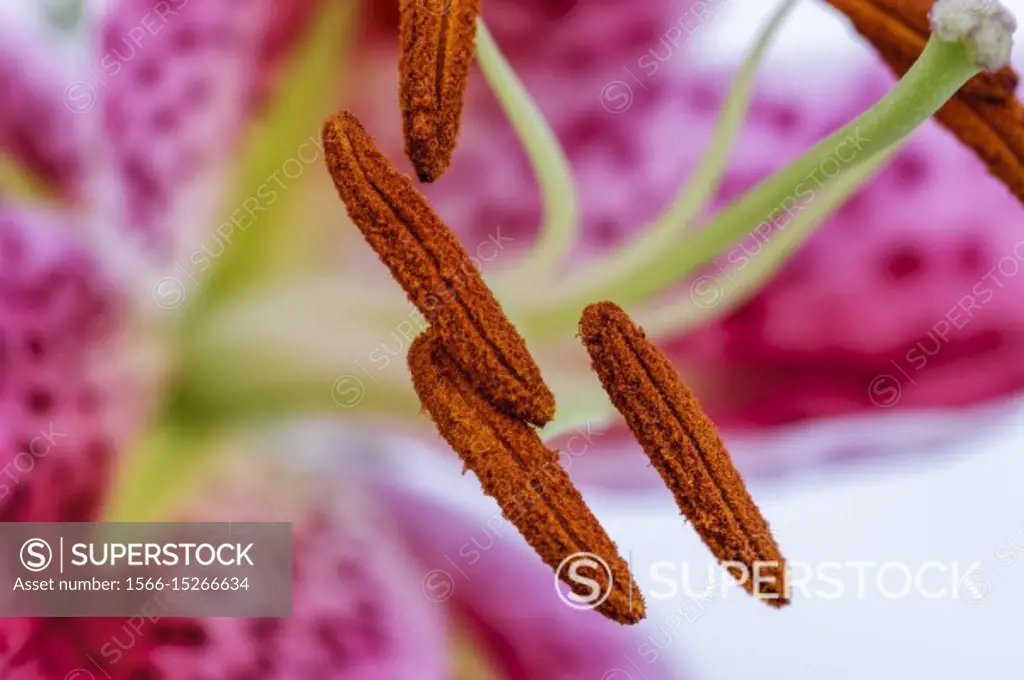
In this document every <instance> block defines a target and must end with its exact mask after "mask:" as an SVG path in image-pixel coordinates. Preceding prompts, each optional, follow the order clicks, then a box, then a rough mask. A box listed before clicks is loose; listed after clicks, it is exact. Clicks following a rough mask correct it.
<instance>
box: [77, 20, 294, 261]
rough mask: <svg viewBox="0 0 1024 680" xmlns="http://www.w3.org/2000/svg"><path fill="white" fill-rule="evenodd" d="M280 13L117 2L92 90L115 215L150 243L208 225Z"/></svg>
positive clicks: (104, 30) (103, 34) (106, 23)
mask: <svg viewBox="0 0 1024 680" xmlns="http://www.w3.org/2000/svg"><path fill="white" fill-rule="evenodd" d="M274 8H275V5H274V4H273V3H272V2H271V0H256V1H254V2H247V3H238V2H234V1H233V0H205V1H204V2H189V1H187V0H117V1H116V2H114V3H113V8H112V9H111V10H110V11H109V13H108V14H107V15H106V16H105V17H104V20H103V22H102V25H101V27H100V48H99V57H98V59H99V66H98V69H97V71H96V73H97V75H98V81H99V82H98V83H97V84H96V88H97V91H98V92H99V101H100V102H101V107H102V124H103V128H104V131H105V133H106V136H107V137H108V138H109V153H110V154H111V162H112V163H113V170H112V171H113V174H114V181H113V183H114V185H115V186H116V187H117V189H118V190H119V199H120V200H119V203H118V206H119V207H118V208H117V209H115V212H116V213H117V218H118V222H120V223H123V224H126V225H128V226H129V228H130V229H131V230H132V231H133V232H134V233H137V234H140V235H142V236H143V237H144V239H145V240H146V241H147V242H148V243H149V244H152V245H156V246H157V247H160V248H165V247H167V246H168V244H169V239H170V234H171V233H173V232H174V231H175V230H179V229H180V230H186V231H187V230H190V229H191V230H194V229H196V228H197V226H198V227H199V228H200V229H207V228H209V227H210V226H211V225H210V224H208V222H209V219H210V216H209V214H207V213H208V211H210V210H212V209H214V208H216V207H217V206H216V203H215V201H216V199H217V197H218V195H219V194H218V193H217V189H218V188H222V187H223V185H224V182H223V181H217V178H211V173H214V172H216V171H217V170H222V169H224V168H226V167H231V161H232V155H233V153H234V152H235V151H236V147H237V144H238V142H239V139H240V135H241V134H242V133H243V132H244V131H245V125H244V123H245V122H246V118H247V114H248V113H249V111H250V104H251V101H252V98H253V96H254V88H255V85H254V82H255V80H254V79H256V78H257V77H258V76H259V75H260V74H261V71H260V68H259V67H260V65H261V61H260V60H261V55H262V54H263V53H264V52H263V49H264V45H265V42H264V41H265V39H266V36H267V30H268V26H269V25H271V24H272V22H273V21H274V18H275V16H276V14H275V12H274V11H273V10H274ZM220 179H223V178H220ZM211 180H212V181H211ZM204 209H205V210H204ZM197 221H198V223H199V224H198V225H197Z"/></svg>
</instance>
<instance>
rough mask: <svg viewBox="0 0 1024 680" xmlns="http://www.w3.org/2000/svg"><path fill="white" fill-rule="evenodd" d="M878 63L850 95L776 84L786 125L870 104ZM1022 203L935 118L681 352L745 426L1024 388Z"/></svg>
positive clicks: (716, 406) (723, 408)
mask: <svg viewBox="0 0 1024 680" xmlns="http://www.w3.org/2000/svg"><path fill="white" fill-rule="evenodd" d="M880 70H881V69H880V67H872V68H864V69H862V70H861V71H860V73H859V74H857V77H856V79H850V80H845V81H844V82H845V83H846V84H847V86H848V85H849V84H850V83H851V82H852V83H857V86H856V87H855V88H853V87H851V88H850V89H851V94H849V95H848V96H847V97H846V98H845V100H846V101H843V100H842V99H833V100H832V101H831V103H826V102H827V101H828V100H826V101H825V102H823V101H822V100H820V99H818V98H814V97H811V96H809V95H803V94H800V93H799V92H786V93H785V94H782V93H780V94H779V95H778V96H779V99H780V100H782V101H783V102H788V106H789V108H790V109H791V110H793V111H794V112H798V115H797V118H796V120H795V123H794V126H793V128H794V129H793V133H792V134H791V135H788V136H787V137H786V138H787V139H791V140H792V143H793V144H794V145H796V144H800V143H801V142H802V141H803V139H808V138H809V139H813V138H815V137H817V136H820V134H821V132H822V131H823V129H824V128H826V127H828V126H827V125H822V124H821V121H823V120H828V116H829V115H831V116H834V117H835V119H839V118H840V116H842V115H843V114H844V113H845V109H848V108H861V107H866V106H868V105H869V104H870V103H871V102H872V101H873V100H874V99H875V98H877V96H878V94H879V93H880V92H881V91H882V88H883V87H884V84H885V82H886V80H887V78H885V77H884V76H882V75H881V74H880ZM780 89H781V88H780ZM778 134H779V135H780V136H782V133H781V132H779V133H778ZM767 165H768V163H767V162H766V161H762V160H758V159H756V158H755V157H754V156H753V155H744V156H740V157H739V158H738V159H737V162H736V163H735V165H734V170H733V173H732V174H733V176H734V177H736V178H737V179H741V178H745V177H751V178H756V177H758V176H760V175H762V174H763V173H764V172H765V171H766V169H767V168H766V166H767ZM1021 216H1022V211H1021V206H1020V204H1019V203H1018V202H1017V201H1016V200H1015V199H1014V198H1013V197H1012V196H1011V195H1010V194H1009V192H1008V191H1007V190H1006V189H1005V188H1004V187H1003V186H1002V185H1001V184H1000V183H999V182H998V181H996V180H995V179H993V178H992V177H991V176H989V175H988V174H987V173H986V171H985V168H984V166H983V165H982V164H981V162H980V161H978V160H977V159H976V158H975V157H974V156H973V154H972V153H971V152H969V151H967V150H965V149H964V148H963V147H962V146H961V145H960V143H959V142H958V141H957V140H955V139H954V138H953V137H952V136H951V135H950V134H948V133H947V132H946V131H945V130H943V129H941V128H940V127H939V126H938V125H937V124H934V123H931V124H929V125H927V126H926V127H925V129H922V130H921V131H919V132H918V133H917V134H916V135H915V136H914V139H913V141H912V142H911V144H910V146H909V147H908V148H907V149H906V150H905V151H904V152H902V153H901V154H900V155H899V156H898V158H897V159H896V160H895V161H894V162H893V163H892V164H891V165H890V166H889V167H888V168H887V169H886V170H885V171H883V172H882V173H881V174H880V176H879V177H878V178H876V179H875V180H874V181H873V182H871V183H870V184H869V185H868V186H867V187H866V188H865V189H864V190H863V191H861V192H860V193H859V194H858V195H857V196H855V197H853V198H852V199H851V200H850V201H849V202H848V203H847V204H846V206H845V207H844V208H842V210H841V211H840V212H839V213H838V214H837V215H836V216H835V217H834V218H833V219H831V220H830V221H829V222H828V224H827V225H826V226H825V227H824V228H823V229H822V230H821V231H820V232H819V233H818V234H817V235H815V236H814V237H813V238H812V239H811V241H810V242H809V243H808V245H807V246H806V247H805V248H804V249H803V250H802V251H801V252H800V253H799V254H798V255H797V256H796V257H795V258H794V259H793V261H792V262H791V264H790V265H789V266H787V267H786V268H785V269H784V270H783V271H782V272H781V274H779V276H778V277H776V279H775V280H774V281H773V282H772V283H771V284H770V285H768V286H767V287H766V288H765V289H764V290H763V291H762V292H761V294H760V295H758V296H757V297H756V298H754V299H753V300H751V301H750V302H749V303H748V304H746V305H744V306H743V307H742V308H740V309H739V310H737V311H736V313H734V314H732V315H730V316H729V317H728V318H727V319H725V320H723V321H722V322H721V323H719V324H716V325H715V326H713V327H711V328H708V329H706V330H704V331H701V332H699V333H696V334H695V335H694V336H693V337H691V338H688V339H683V340H681V341H680V342H679V344H678V346H677V349H678V351H679V354H678V356H680V357H681V358H682V359H683V360H684V361H685V363H686V364H687V365H689V366H692V367H694V368H695V369H696V370H698V371H699V372H700V375H701V376H702V380H703V382H705V383H707V384H709V394H708V396H709V398H710V399H712V402H713V403H710V404H709V407H710V408H711V409H712V413H713V415H715V416H716V417H717V418H718V419H719V420H720V421H721V422H724V423H727V424H733V425H738V426H760V425H775V424H780V423H786V422H792V421H798V420H803V419H808V418H821V417H825V416H831V415H841V414H847V413H852V412H858V411H864V410H868V411H873V412H877V410H878V409H879V408H881V409H892V408H894V407H895V408H898V409H900V410H902V409H913V408H930V407H955V406H962V405H968V404H973V403H976V402H980V401H984V400H988V399H992V398H996V397H999V396H1001V395H1006V394H1009V393H1012V392H1016V391H1019V390H1020V389H1021V388H1022V387H1024V342H1022V341H1024V314H1022V312H1021V307H1020V305H1019V299H1020V296H1021V293H1022V292H1024V276H1020V275H1019V271H1020V268H1021V266H1022V262H1024V245H1021V244H1022V243H1024V241H1022V239H1024V235H1022V234H1021V231H1020V225H1021V222H1022V219H1021ZM770 238H771V237H770V236H768V237H767V240H770ZM765 240H766V239H760V242H759V240H758V239H757V238H748V239H747V240H746V241H744V242H743V243H741V244H739V245H738V246H737V247H736V248H735V249H733V250H732V251H730V253H729V254H728V255H727V258H728V259H729V261H731V262H732V263H733V264H734V265H735V266H740V267H742V266H745V264H746V263H747V262H749V261H751V260H752V258H754V257H756V256H757V255H758V253H759V252H760V250H761V249H762V248H763V247H764V241H765ZM1015 253H1019V255H1018V254H1015ZM725 260H726V258H723V263H724V262H725Z"/></svg>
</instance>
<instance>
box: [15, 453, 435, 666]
mask: <svg viewBox="0 0 1024 680" xmlns="http://www.w3.org/2000/svg"><path fill="white" fill-rule="evenodd" d="M244 463H245V465H244V466H242V465H239V466H237V467H235V468H234V472H235V473H236V474H232V475H231V476H230V477H229V478H228V479H223V478H221V479H218V480H211V481H216V482H217V483H216V484H215V485H211V487H210V489H208V490H206V493H204V494H202V495H200V496H197V498H205V499H207V500H204V501H200V503H199V505H197V506H196V507H195V508H194V511H192V512H189V513H187V514H183V515H181V516H180V519H184V520H190V521H291V522H293V562H294V565H295V569H294V574H295V579H294V593H293V595H294V598H293V616H292V617H291V618H280V619H271V618H262V619H237V618H236V619H228V618H211V619H185V618H161V619H159V620H158V621H155V622H153V621H150V620H144V621H143V622H142V624H141V630H140V631H133V630H132V628H131V625H129V622H128V621H127V620H125V619H98V620H84V619H44V620H27V619H8V620H6V621H0V668H4V669H5V670H4V677H5V678H9V679H10V680H65V678H72V679H74V678H77V677H78V676H75V675H73V674H71V673H72V672H73V671H74V670H76V669H79V668H81V669H85V670H87V671H89V672H91V673H93V674H94V675H95V676H96V677H109V678H110V679H111V680H138V679H140V678H159V679H160V680H197V679H199V678H209V679H211V680H214V679H217V680H219V679H220V678H268V679H271V678H272V679H273V680H306V679H308V678H316V679H317V680H421V679H422V680H441V679H442V678H444V677H447V676H446V673H445V663H446V660H445V658H444V653H445V648H444V641H445V633H444V625H443V621H442V620H441V619H440V612H438V611H436V609H434V608H433V607H432V606H431V604H430V603H429V602H428V601H427V600H426V599H424V598H423V596H422V594H421V592H420V584H419V574H418V573H417V572H416V571H413V570H412V565H411V564H410V563H408V557H407V556H406V555H405V553H404V552H403V551H402V549H401V547H400V546H399V545H398V544H397V543H396V542H395V534H394V533H393V530H392V527H391V525H390V524H389V523H388V522H387V521H385V520H383V519H382V517H381V516H380V514H379V512H378V511H377V510H376V509H375V508H374V506H373V505H372V504H371V503H370V502H369V500H368V499H366V498H365V497H363V496H362V495H361V494H360V492H359V491H358V490H357V489H355V488H353V487H348V486H346V487H345V488H343V489H326V488H319V489H317V490H316V491H314V490H313V489H311V488H305V489H300V488H297V487H294V486H288V484H289V481H290V480H288V479H287V475H285V474H283V473H282V471H281V470H270V469H269V468H264V469H261V470H260V472H259V473H258V474H259V476H258V477H256V478H255V479H254V473H253V470H252V468H253V467H255V466H256V461H255V460H253V459H249V458H247V459H246V460H245V461H244ZM271 472H273V474H270V473H271ZM213 490H215V492H213V493H211V491H213ZM210 499H215V500H213V501H212V502H210ZM134 623H135V624H136V625H137V626H138V625H139V623H138V622H134ZM5 664H7V665H5ZM97 666H99V668H97ZM12 673H13V675H12ZM69 674H71V675H69ZM104 674H105V675H104ZM89 677H90V676H88V675H81V677H80V678H79V680H86V679H87V678H89Z"/></svg>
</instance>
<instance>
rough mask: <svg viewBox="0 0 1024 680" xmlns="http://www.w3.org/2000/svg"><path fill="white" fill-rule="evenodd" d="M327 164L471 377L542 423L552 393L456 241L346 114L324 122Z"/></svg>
mask: <svg viewBox="0 0 1024 680" xmlns="http://www.w3.org/2000/svg"><path fill="white" fill-rule="evenodd" d="M323 139H324V151H325V156H326V159H327V167H328V170H329V171H330V173H331V177H332V178H333V179H334V184H335V186H336V187H337V189H338V195H339V196H340V197H341V199H342V201H344V203H345V206H346V207H347V208H348V214H349V215H350V216H351V218H352V221H353V222H355V224H356V226H357V227H359V229H360V231H362V233H363V236H364V237H365V238H366V240H367V242H369V244H370V246H371V247H372V248H373V249H374V251H376V253H377V255H378V256H379V257H380V259H381V260H382V261H383V262H384V264H385V265H387V267H388V269H389V270H390V271H391V275H392V276H393V277H394V278H395V281H397V282H398V284H399V285H400V286H401V287H402V289H403V290H405V292H406V295H408V297H409V300H410V301H411V302H412V303H413V304H414V305H415V306H416V308H417V309H419V311H420V312H421V313H422V314H423V316H424V317H426V319H427V321H428V322H429V324H430V325H431V327H433V328H434V329H436V330H437V332H438V333H439V334H440V336H441V339H442V341H443V342H444V346H445V348H446V349H447V350H448V352H449V354H451V356H452V358H453V359H454V360H455V361H456V362H458V364H459V365H460V366H461V367H462V369H463V370H464V371H465V372H466V373H468V374H470V375H471V376H472V378H473V384H474V385H475V386H476V387H477V389H479V390H481V391H482V392H483V393H484V394H485V395H486V396H487V397H489V398H490V399H491V401H492V402H493V403H494V404H495V405H496V406H497V407H499V408H501V409H502V410H504V411H506V412H508V413H509V414H511V415H515V416H517V417H519V418H522V419H523V420H526V421H528V422H531V423H534V424H536V425H538V426H542V425H544V424H545V423H547V422H548V421H549V420H551V418H552V417H553V416H554V413H555V398H554V395H552V394H551V391H550V390H549V389H548V387H547V385H545V384H544V380H543V378H541V374H540V368H538V366H537V364H536V362H534V360H533V357H531V356H530V353H529V352H528V351H527V349H526V343H525V342H524V341H523V338H522V336H520V335H519V332H518V331H517V330H516V329H515V327H514V326H513V325H512V323H511V322H510V321H509V320H508V319H507V318H506V317H505V314H504V312H503V311H502V309H501V305H500V304H499V303H498V301H497V300H496V299H495V297H494V295H493V293H491V290H490V289H489V288H488V287H487V284H486V283H484V280H483V278H481V276H480V273H479V271H478V270H477V268H476V266H475V265H474V264H473V262H472V260H470V259H469V256H468V255H467V254H466V251H465V249H463V247H462V245H461V244H460V243H459V240H458V238H457V237H456V236H455V234H453V233H452V232H451V230H449V229H448V227H447V226H446V225H445V224H444V222H442V221H441V219H440V218H439V217H438V216H437V215H436V214H435V213H434V211H433V210H431V208H430V205H429V204H428V203H427V200H426V199H425V198H424V197H423V195H422V194H420V192H419V191H417V190H416V188H415V187H414V186H413V184H412V181H411V180H410V179H409V177H407V176H406V175H403V174H402V173H400V172H398V171H397V170H396V169H395V168H394V167H393V166H392V165H391V163H390V162H389V161H388V160H387V158H386V157H385V156H384V155H383V154H382V153H381V152H380V151H379V150H378V149H377V148H376V146H374V144H373V140H372V139H371V138H370V137H369V135H367V134H366V131H365V130H364V129H363V127H362V125H360V123H359V121H358V120H356V119H355V117H354V116H352V115H351V114H349V113H341V114H339V115H337V116H334V117H332V118H330V119H328V121H327V122H326V123H325V124H324V129H323Z"/></svg>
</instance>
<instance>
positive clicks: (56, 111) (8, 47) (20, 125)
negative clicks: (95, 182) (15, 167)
mask: <svg viewBox="0 0 1024 680" xmlns="http://www.w3.org/2000/svg"><path fill="white" fill-rule="evenodd" d="M56 42H57V37H56V36H55V35H54V34H53V32H48V31H47V30H46V28H45V27H42V26H39V25H36V24H33V23H32V22H28V21H26V22H15V21H3V22H0V102H2V104H0V154H10V155H11V156H13V158H14V159H15V160H16V161H17V162H18V163H20V164H22V165H23V166H24V167H25V168H26V169H27V170H28V171H29V172H30V173H31V174H33V175H34V176H35V177H36V178H38V179H41V180H43V181H44V182H45V183H47V184H48V185H50V186H52V187H53V188H55V189H57V190H58V191H59V192H60V193H62V194H64V195H73V194H74V193H75V192H76V191H77V190H78V189H80V186H79V185H80V182H81V179H82V174H83V172H84V171H85V168H86V163H85V157H84V153H83V152H84V148H83V146H82V141H83V137H82V135H83V134H84V131H83V129H82V124H83V122H84V121H83V119H82V117H81V116H79V115H78V111H77V110H76V104H78V103H79V100H78V99H76V97H85V100H83V101H90V99H89V97H90V95H89V93H88V91H80V90H79V89H76V83H78V82H79V79H80V76H79V75H78V74H77V73H76V70H75V68H74V64H73V63H72V59H71V55H70V54H68V52H67V50H61V49H59V47H58V46H57V45H55V43H56ZM79 87H80V86H79ZM91 101H95V100H94V99H92V100H91Z"/></svg>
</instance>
